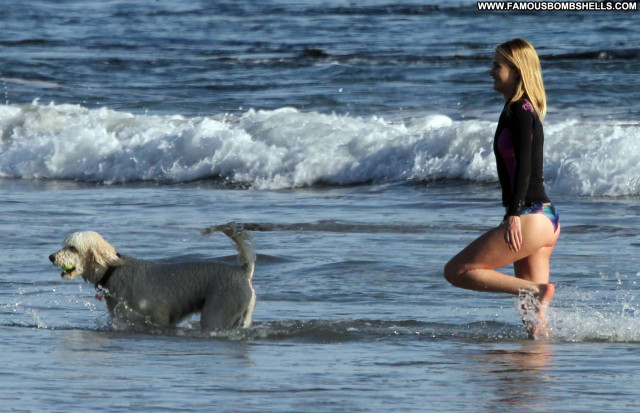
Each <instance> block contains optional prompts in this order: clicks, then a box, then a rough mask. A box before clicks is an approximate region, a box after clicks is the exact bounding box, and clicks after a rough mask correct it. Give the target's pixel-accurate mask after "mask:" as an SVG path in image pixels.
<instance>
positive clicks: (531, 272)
mask: <svg viewBox="0 0 640 413" xmlns="http://www.w3.org/2000/svg"><path fill="white" fill-rule="evenodd" d="M559 236H560V226H558V229H557V230H556V231H555V233H554V237H553V241H552V244H551V245H550V246H547V247H543V248H540V249H539V250H538V251H536V252H534V253H533V254H531V255H530V256H528V257H526V258H523V259H522V260H520V261H517V262H515V263H514V264H513V267H514V271H515V275H516V277H518V278H520V279H523V280H527V281H531V282H533V283H537V284H539V285H540V284H543V285H545V284H546V285H545V286H543V288H542V289H541V290H540V292H539V294H538V300H539V302H538V303H537V305H535V306H534V307H533V308H524V307H523V309H522V310H523V314H522V317H523V322H524V324H525V326H526V327H527V331H528V332H529V336H530V337H531V338H534V337H540V336H545V337H546V336H548V335H549V325H548V323H547V320H546V314H545V312H546V309H547V307H548V306H549V302H550V301H551V300H552V299H553V295H554V294H555V287H554V286H553V284H549V259H550V258H551V253H552V252H553V248H554V247H555V244H556V242H557V240H558V237H559ZM532 313H533V314H532Z"/></svg>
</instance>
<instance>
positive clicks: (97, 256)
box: [89, 240, 123, 267]
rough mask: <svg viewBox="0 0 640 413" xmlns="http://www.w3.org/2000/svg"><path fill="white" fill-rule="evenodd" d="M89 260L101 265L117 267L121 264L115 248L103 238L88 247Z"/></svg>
mask: <svg viewBox="0 0 640 413" xmlns="http://www.w3.org/2000/svg"><path fill="white" fill-rule="evenodd" d="M89 255H90V259H91V261H93V262H95V263H96V264H98V265H99V266H101V267H119V266H121V265H122V264H123V262H122V259H121V258H120V254H118V251H116V248H115V247H114V246H113V245H111V244H109V243H108V242H106V241H104V240H100V242H95V243H93V245H91V247H90V248H89Z"/></svg>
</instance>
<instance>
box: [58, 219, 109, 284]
mask: <svg viewBox="0 0 640 413" xmlns="http://www.w3.org/2000/svg"><path fill="white" fill-rule="evenodd" d="M49 260H50V261H51V262H52V263H53V265H55V266H58V267H61V268H62V274H61V276H62V278H64V279H68V280H70V279H72V278H75V277H76V276H78V275H82V276H83V277H84V278H85V279H90V278H92V276H94V275H97V274H99V273H102V272H104V271H106V269H107V268H108V267H110V266H117V265H119V263H120V256H119V255H118V252H117V251H116V249H115V247H114V246H113V245H111V244H109V243H108V242H107V241H106V240H105V239H104V238H102V236H101V235H100V234H98V233H97V232H92V231H86V232H75V233H73V234H71V235H69V236H68V237H67V239H65V241H64V245H63V248H62V249H61V250H60V251H58V252H55V253H53V254H51V255H50V256H49Z"/></svg>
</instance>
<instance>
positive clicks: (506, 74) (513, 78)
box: [489, 52, 520, 99]
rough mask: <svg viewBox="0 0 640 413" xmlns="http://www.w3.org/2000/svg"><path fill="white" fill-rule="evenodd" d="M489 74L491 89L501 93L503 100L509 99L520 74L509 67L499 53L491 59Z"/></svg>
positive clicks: (516, 85)
mask: <svg viewBox="0 0 640 413" xmlns="http://www.w3.org/2000/svg"><path fill="white" fill-rule="evenodd" d="M489 74H490V75H491V77H492V78H493V88H494V89H495V90H497V91H498V92H500V93H502V94H503V95H504V97H505V99H509V98H511V97H512V96H513V95H514V94H515V92H516V89H517V87H518V82H519V81H520V74H519V73H518V71H517V70H516V69H514V68H513V67H511V66H510V65H509V63H508V62H507V59H505V58H504V56H503V55H502V54H501V53H500V52H496V54H495V56H494V58H493V68H492V69H491V72H489Z"/></svg>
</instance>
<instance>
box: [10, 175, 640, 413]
mask: <svg viewBox="0 0 640 413" xmlns="http://www.w3.org/2000/svg"><path fill="white" fill-rule="evenodd" d="M0 187H1V189H2V194H3V199H4V200H5V201H4V202H3V204H2V207H3V211H4V213H3V214H2V218H1V225H0V227H1V228H2V232H3V234H2V235H3V239H6V240H11V241H10V242H8V243H4V244H3V246H2V249H3V256H4V257H5V268H6V274H7V275H6V276H5V277H4V280H3V281H2V283H1V284H0V300H1V301H0V302H1V303H2V304H1V307H0V325H1V327H0V335H1V336H2V337H4V338H3V339H2V340H0V342H1V343H2V344H1V346H2V351H1V353H2V354H3V359H4V360H5V361H4V365H5V367H4V372H3V374H2V376H3V383H5V385H4V386H3V389H2V393H1V394H0V397H1V398H2V399H3V400H4V404H5V406H6V407H7V408H9V409H16V410H20V409H23V410H27V411H38V410H45V411H69V410H84V409H97V410H100V411H118V410H142V411H151V410H153V411H156V410H176V409H181V410H187V411H192V410H196V409H202V408H207V409H210V410H213V411H249V410H258V409H261V408H262V409H264V406H266V405H268V406H269V407H268V408H267V410H270V411H300V410H302V409H306V410H313V411H384V410H387V409H389V408H392V407H393V408H399V409H402V410H407V411H422V410H424V408H425V407H424V406H425V405H428V406H429V409H432V410H433V411H444V410H450V409H456V410H461V411H473V410H476V409H477V408H478V407H480V408H481V409H486V410H498V411H507V410H511V409H513V408H517V407H522V408H526V409H530V410H534V411H535V410H552V411H560V410H566V409H570V410H572V411H587V410H589V411H592V410H593V409H594V408H595V409H597V410H602V411H620V410H627V409H633V408H637V407H638V404H637V402H636V401H635V396H636V394H637V391H636V389H635V386H634V385H633V382H634V380H633V378H634V377H635V376H636V375H637V373H638V371H637V367H636V366H637V363H635V362H634V360H637V357H638V345H637V343H638V342H640V321H639V320H640V319H639V318H638V316H637V312H638V303H637V300H636V295H637V292H638V285H637V281H638V279H639V278H640V275H639V274H638V272H637V268H638V267H637V263H636V258H635V255H636V254H635V251H636V249H637V248H638V246H640V243H639V242H638V237H637V235H636V234H637V233H638V229H639V228H640V225H638V222H637V219H625V221H624V226H622V225H620V222H619V221H618V222H616V220H615V218H616V217H619V216H621V215H624V214H627V215H628V214H629V213H630V212H632V211H635V210H637V208H638V206H639V204H638V202H637V201H635V200H632V199H618V200H616V199H607V200H600V201H598V200H592V201H589V202H587V203H585V202H584V200H583V199H581V198H575V197H565V198H563V197H559V198H560V199H558V202H557V204H558V208H559V209H560V211H561V214H562V211H564V210H577V209H579V208H578V207H580V208H581V213H580V214H565V215H566V218H564V216H565V215H563V218H562V225H563V234H562V238H561V242H560V243H559V244H558V247H557V249H556V252H555V253H554V256H553V259H552V273H553V275H552V277H553V281H554V282H556V284H557V286H558V292H557V294H556V297H555V299H554V301H553V303H552V306H551V308H550V311H549V317H550V320H551V325H552V329H553V335H552V338H551V339H549V340H541V341H530V340H528V339H527V337H526V333H525V331H524V329H523V327H522V326H521V323H520V321H519V318H518V312H517V310H516V308H517V304H516V300H515V299H514V298H509V297H504V296H500V295H494V294H478V293H473V292H467V291H463V290H458V289H455V288H453V287H451V286H449V285H448V284H446V282H444V280H443V279H442V277H441V267H442V265H443V263H444V262H446V260H447V259H448V258H449V257H450V256H452V255H453V254H454V253H455V252H457V250H459V249H460V248H461V247H463V246H464V245H465V244H466V243H467V242H468V241H470V240H471V239H472V238H473V237H475V236H476V235H478V234H479V233H480V231H482V230H484V229H486V228H487V225H489V223H491V222H498V221H499V220H500V216H499V212H500V209H499V207H496V208H482V209H480V212H479V213H474V214H470V213H469V212H468V208H469V203H468V202H465V203H462V202H458V201H456V199H461V194H463V193H476V194H477V195H475V196H474V197H473V198H472V201H471V202H472V203H477V204H478V205H490V204H491V202H492V201H491V199H493V198H494V197H495V196H497V188H496V187H495V185H477V184H464V183H458V184H453V185H451V184H429V185H383V186H371V185H369V186H358V187H347V188H324V189H323V188H316V189H299V190H289V191H255V190H220V189H217V188H216V187H215V185H212V184H208V183H200V184H191V185H180V186H175V187H171V186H155V185H154V186H149V185H135V186H115V187H114V186H92V185H86V184H74V183H70V182H46V181H45V182H43V181H22V180H18V181H15V180H3V181H0ZM61 204H62V205H63V206H64V207H62V208H61V206H60V205H61ZM605 206H606V208H603V207H605ZM24 211H31V212H30V213H27V214H25V212H24ZM483 211H485V212H483ZM603 211H605V212H603ZM591 214H593V215H598V217H599V221H598V222H599V223H600V224H598V225H594V224H592V227H591V228H588V229H587V228H585V225H584V224H583V222H593V221H592V220H585V218H584V217H585V216H589V215H591ZM25 217H26V221H25ZM230 220H237V221H244V222H253V223H261V224H263V226H265V227H267V228H270V229H271V231H266V232H256V233H254V234H253V235H254V248H255V249H256V251H257V253H258V261H257V268H256V275H255V278H254V281H255V286H256V289H257V292H258V305H257V309H256V312H255V317H254V321H255V325H254V326H253V327H251V328H250V329H248V330H239V331H230V332H217V333H201V332H200V331H199V330H198V326H197V318H194V319H192V320H189V321H187V322H185V323H183V324H181V325H180V326H179V327H177V328H172V329H158V328H152V327H143V326H128V325H123V324H122V323H116V324H113V323H112V322H111V320H110V319H109V317H108V315H107V311H106V308H105V306H104V304H103V303H101V302H99V301H96V300H95V298H94V294H95V293H94V291H93V287H92V286H91V285H88V284H82V282H80V281H77V280H72V281H65V280H62V279H61V278H60V276H59V270H58V269H56V268H54V267H52V266H51V265H50V263H49V262H48V260H47V256H48V254H50V253H51V252H53V251H55V250H56V249H57V248H58V247H59V245H60V243H61V242H62V240H63V238H64V236H65V235H66V234H67V233H68V232H71V231H73V230H79V229H93V230H97V231H99V232H101V233H103V234H104V235H105V237H106V238H107V239H108V240H109V241H111V242H112V243H113V244H115V245H116V246H117V248H118V249H119V251H121V252H124V253H126V254H131V255H135V256H140V257H145V258H152V259H159V260H162V259H166V258H168V257H172V256H173V257H177V259H211V258H220V257H224V258H225V259H227V260H233V255H234V252H233V249H232V247H231V245H230V243H229V241H228V240H227V239H226V238H225V237H223V236H222V235H220V234H217V235H213V236H211V237H210V238H203V237H201V236H200V235H199V230H200V229H203V228H205V227H207V226H209V225H210V224H213V223H219V222H227V221H230ZM61 383H64V385H63V386H62V385H61ZM53 406H55V407H53Z"/></svg>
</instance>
